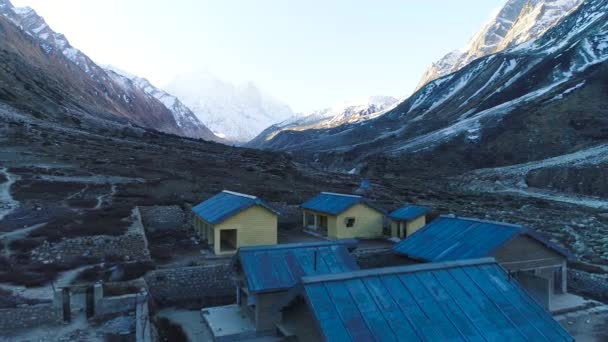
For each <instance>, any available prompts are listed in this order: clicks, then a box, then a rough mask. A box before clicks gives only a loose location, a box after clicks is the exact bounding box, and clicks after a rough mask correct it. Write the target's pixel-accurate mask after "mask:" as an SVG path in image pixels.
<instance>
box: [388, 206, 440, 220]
mask: <svg viewBox="0 0 608 342" xmlns="http://www.w3.org/2000/svg"><path fill="white" fill-rule="evenodd" d="M429 211H431V208H428V207H421V206H418V205H406V206H403V207H401V208H399V209H397V210H395V211H393V212H391V213H390V214H388V217H389V218H392V219H394V220H402V221H412V220H415V219H417V218H419V217H420V216H423V215H426V213H428V212H429Z"/></svg>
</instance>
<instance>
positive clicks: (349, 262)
mask: <svg viewBox="0 0 608 342" xmlns="http://www.w3.org/2000/svg"><path fill="white" fill-rule="evenodd" d="M356 244H357V240H354V239H349V240H336V241H321V242H311V243H294V244H281V245H272V246H255V247H242V248H240V249H239V251H238V254H237V256H236V258H237V259H236V260H237V262H239V263H240V265H241V267H242V269H243V272H244V274H245V278H246V280H247V287H248V289H249V291H251V292H253V293H259V292H274V291H282V290H288V289H291V288H292V287H294V286H295V285H296V284H297V282H298V281H299V280H300V278H301V277H302V276H307V275H315V274H328V273H338V272H345V271H352V270H358V269H359V266H358V265H357V262H356V260H355V258H354V257H353V256H352V255H351V254H350V252H349V250H348V249H349V248H354V247H355V246H356ZM315 259H316V265H315Z"/></svg>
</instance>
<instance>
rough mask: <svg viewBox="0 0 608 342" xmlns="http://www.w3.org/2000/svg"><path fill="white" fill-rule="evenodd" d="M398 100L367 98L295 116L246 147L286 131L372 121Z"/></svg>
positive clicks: (259, 136) (389, 97)
mask: <svg viewBox="0 0 608 342" xmlns="http://www.w3.org/2000/svg"><path fill="white" fill-rule="evenodd" d="M397 103H398V100H397V99H396V98H394V97H391V96H369V97H365V98H360V99H356V100H350V101H344V102H341V103H339V104H336V105H334V106H332V107H328V108H324V109H320V110H317V111H314V112H312V113H311V114H308V115H295V116H293V117H291V118H289V119H287V120H285V121H282V122H280V123H278V124H274V125H272V126H270V127H268V128H267V129H265V130H264V131H263V132H262V133H260V134H259V135H258V136H257V137H256V138H255V139H253V140H252V141H251V142H250V143H249V144H248V145H249V146H252V147H258V146H261V145H263V144H264V142H265V141H268V140H271V139H272V138H274V137H275V136H276V135H277V134H279V133H281V132H283V131H286V130H291V131H304V130H308V129H323V128H332V127H337V126H340V125H344V124H348V123H355V122H362V121H366V120H370V119H373V118H375V117H378V116H379V115H382V114H384V113H386V111H388V110H390V109H392V108H394V106H395V105H396V104H397Z"/></svg>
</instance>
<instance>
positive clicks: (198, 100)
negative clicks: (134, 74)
mask: <svg viewBox="0 0 608 342" xmlns="http://www.w3.org/2000/svg"><path fill="white" fill-rule="evenodd" d="M165 89H167V91H169V92H170V93H172V94H175V95H176V96H177V97H178V98H179V99H180V100H181V101H183V102H184V103H185V104H186V105H187V106H188V107H189V108H191V109H192V111H193V112H194V113H195V114H196V116H197V117H198V118H199V120H201V121H202V122H203V123H204V124H205V125H206V126H207V127H209V128H210V129H211V130H212V131H213V132H214V133H215V134H217V135H218V136H220V137H222V138H225V139H227V140H230V141H233V142H240V143H244V142H247V141H249V140H251V139H253V138H254V137H255V136H256V135H258V134H259V133H260V132H261V131H262V130H264V129H265V128H267V127H268V126H270V125H272V124H275V123H277V122H280V121H283V120H285V119H287V118H289V117H291V116H293V115H294V114H293V112H292V110H291V108H289V106H287V105H285V104H283V103H281V102H279V101H277V100H275V99H273V98H272V97H271V96H270V95H268V94H266V93H264V92H263V91H262V90H260V89H259V88H258V87H257V86H256V85H255V84H254V83H252V82H247V83H245V84H239V85H234V84H231V83H228V82H225V81H223V80H221V79H219V78H218V77H216V76H215V75H212V74H211V73H209V72H197V73H192V74H186V75H181V76H178V77H176V78H175V79H174V80H172V81H171V82H170V83H169V84H168V85H167V86H166V87H165Z"/></svg>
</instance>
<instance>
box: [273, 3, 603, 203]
mask: <svg viewBox="0 0 608 342" xmlns="http://www.w3.org/2000/svg"><path fill="white" fill-rule="evenodd" d="M607 61H608V1H606V0H591V1H587V2H585V3H583V4H582V5H581V6H580V7H579V8H578V9H577V10H576V11H574V12H573V13H572V14H570V15H569V16H567V17H566V18H564V19H563V20H562V21H561V22H560V23H559V24H558V25H556V26H554V27H553V28H552V29H550V30H549V31H547V32H546V33H545V34H544V35H543V36H541V37H540V38H538V39H535V40H529V41H527V42H526V43H523V44H520V45H517V46H515V47H512V48H509V49H506V50H504V51H502V52H499V53H496V54H493V55H490V56H486V57H482V58H479V59H477V60H475V61H473V62H472V63H470V64H469V65H467V66H465V67H464V68H462V69H461V70H459V71H457V72H454V73H452V74H450V75H447V76H444V77H442V78H439V79H437V80H434V81H431V82H429V83H428V84H427V85H426V86H424V87H423V88H421V89H420V90H419V91H418V92H416V93H415V94H414V95H412V96H411V97H409V98H408V99H407V100H405V101H403V102H402V103H400V104H399V105H397V106H396V107H395V108H394V109H392V110H390V111H388V112H387V113H386V114H384V115H381V116H379V117H377V118H375V119H372V120H368V121H365V122H360V123H355V124H346V125H342V126H338V127H334V128H331V129H317V130H307V131H284V132H281V133H279V134H277V135H276V136H275V137H274V138H273V139H271V140H269V141H266V142H265V143H264V144H263V145H262V146H261V147H262V148H267V149H275V150H284V151H291V152H297V153H305V154H306V153H308V154H313V155H315V156H316V159H317V160H319V161H320V162H321V163H322V165H323V167H325V168H341V169H342V170H343V171H345V172H346V171H349V170H351V169H352V168H353V167H356V168H357V169H358V170H360V171H361V170H363V171H365V170H370V168H373V167H374V164H376V162H375V161H373V158H376V156H379V155H384V156H386V157H387V158H391V159H392V160H393V162H392V163H396V165H397V166H395V168H396V169H400V170H404V169H405V168H407V167H411V166H412V165H416V164H417V162H418V161H420V162H424V164H423V165H425V166H424V167H422V166H421V167H420V170H424V169H425V168H428V167H437V168H450V167H453V168H455V169H456V170H460V171H461V172H462V171H463V170H473V169H477V168H499V167H504V166H508V165H515V164H520V163H527V162H532V161H536V160H543V159H547V158H559V157H560V156H562V155H569V154H572V153H576V152H577V151H582V150H585V149H590V148H594V147H596V146H605V143H606V142H607V141H608V111H607V110H606V108H608V107H607V102H606V98H605V96H603V95H602V94H605V92H606V89H608V83H607V82H608V81H607V80H608V62H607ZM370 158H371V159H370ZM600 164H601V165H603V167H599V168H593V170H594V171H593V172H596V173H597V174H596V176H594V177H588V179H589V180H590V181H591V180H593V179H599V178H602V177H606V174H605V171H602V170H606V169H608V168H606V166H608V165H606V161H605V160H604V161H602V162H601V163H600ZM560 167H562V168H564V167H567V165H564V164H560ZM540 169H542V167H541V168H539V169H535V172H536V173H539V172H541V170H540ZM571 172H574V171H571ZM484 177H486V178H487V175H485V174H484ZM524 178H526V176H525V175H524ZM528 179H532V178H530V177H528ZM570 179H574V178H570ZM566 183H568V182H566ZM521 184H526V183H525V182H524V183H521ZM598 184H599V183H598ZM560 187H561V188H564V189H567V188H571V189H574V190H576V189H585V188H587V189H588V188H589V187H587V186H585V185H580V186H578V185H577V186H574V187H570V186H569V185H568V184H563V185H561V186H560ZM605 191H606V193H608V189H606V190H605ZM595 194H597V192H595Z"/></svg>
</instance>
